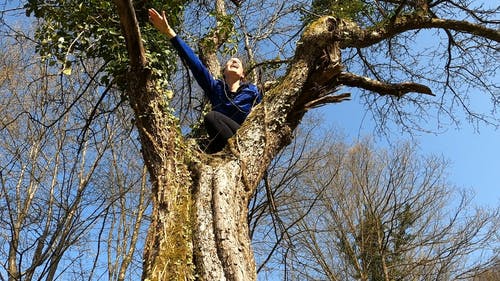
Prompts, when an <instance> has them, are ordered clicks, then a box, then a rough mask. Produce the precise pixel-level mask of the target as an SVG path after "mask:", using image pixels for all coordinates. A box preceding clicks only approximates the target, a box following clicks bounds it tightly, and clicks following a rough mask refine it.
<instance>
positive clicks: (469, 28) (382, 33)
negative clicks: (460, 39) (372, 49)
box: [336, 14, 500, 48]
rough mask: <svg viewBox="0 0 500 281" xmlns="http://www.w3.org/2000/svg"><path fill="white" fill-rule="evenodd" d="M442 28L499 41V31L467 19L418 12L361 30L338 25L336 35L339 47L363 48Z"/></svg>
mask: <svg viewBox="0 0 500 281" xmlns="http://www.w3.org/2000/svg"><path fill="white" fill-rule="evenodd" d="M429 28H443V29H449V30H454V31H458V32H463V33H468V34H472V35H476V36H479V37H484V38H486V39H489V40H493V41H495V42H500V32H499V31H498V30H495V29H491V28H487V27H486V26H483V25H480V24H474V23H470V22H467V21H459V20H450V19H438V18H430V17H428V16H422V15H420V14H413V15H404V16H399V17H396V18H395V19H394V20H391V21H387V22H386V23H385V24H382V25H381V26H380V27H378V28H376V29H368V30H363V29H361V28H360V27H359V26H357V25H356V24H355V23H353V22H346V24H344V25H343V26H341V27H340V30H339V34H338V37H337V38H336V39H337V40H339V41H340V42H341V43H340V46H341V48H349V47H355V48H365V47H368V46H372V45H374V44H376V43H379V42H381V41H383V40H386V39H389V38H392V37H394V36H396V35H398V34H400V33H403V32H405V31H410V30H418V29H429Z"/></svg>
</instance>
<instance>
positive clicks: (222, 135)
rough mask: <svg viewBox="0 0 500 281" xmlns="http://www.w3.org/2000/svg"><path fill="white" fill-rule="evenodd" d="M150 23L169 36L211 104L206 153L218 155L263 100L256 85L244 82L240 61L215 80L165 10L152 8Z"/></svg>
mask: <svg viewBox="0 0 500 281" xmlns="http://www.w3.org/2000/svg"><path fill="white" fill-rule="evenodd" d="M149 20H150V22H151V23H152V24H153V25H154V26H155V27H156V29H158V30H159V31H160V32H161V33H163V34H165V35H166V36H167V37H168V39H169V40H170V42H171V43H172V45H173V46H174V48H175V49H176V50H177V52H178V53H179V56H180V57H181V58H182V59H184V60H185V61H186V63H187V65H188V67H189V69H190V70H191V72H192V73H193V76H194V78H195V79H196V81H197V82H198V84H199V85H200V87H201V88H202V89H203V91H204V93H205V95H206V96H207V97H208V99H209V100H210V103H211V104H212V111H210V112H209V113H207V114H206V115H205V116H204V123H205V128H206V130H207V132H208V135H209V138H210V142H209V145H208V147H207V148H206V151H207V152H208V153H215V152H218V151H220V150H222V149H223V148H224V146H225V145H226V143H227V140H228V139H229V138H230V137H232V136H233V135H234V134H235V133H236V131H237V130H238V128H239V127H240V126H241V124H242V123H243V121H245V119H246V117H247V116H248V114H249V113H250V110H251V109H252V107H253V106H254V105H256V104H257V103H259V102H260V101H261V100H262V96H261V94H260V92H259V90H258V89H257V86H256V85H254V84H250V83H246V82H244V81H243V79H244V77H245V76H244V71H243V65H242V63H241V61H240V60H239V59H238V58H231V59H229V60H228V61H227V63H226V65H225V67H224V70H223V78H224V79H215V78H214V77H213V75H212V74H211V73H210V72H209V71H208V70H207V68H206V67H205V66H204V65H203V63H202V62H201V61H200V59H199V58H198V56H196V55H195V53H194V52H193V50H192V49H191V48H190V47H189V46H188V45H187V44H186V43H185V42H184V41H183V40H182V39H181V38H180V37H179V36H177V34H176V33H175V31H174V30H173V29H172V28H171V27H170V25H169V24H168V21H167V17H166V16H165V11H163V12H162V14H161V15H160V14H159V13H158V12H157V11H156V10H155V9H149Z"/></svg>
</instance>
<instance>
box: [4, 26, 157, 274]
mask: <svg viewBox="0 0 500 281" xmlns="http://www.w3.org/2000/svg"><path fill="white" fill-rule="evenodd" d="M9 28H11V29H10V30H9ZM1 30H2V36H1V37H0V44H1V46H2V48H1V49H2V53H1V55H0V65H1V67H0V96H1V99H2V103H1V104H0V111H1V112H2V117H1V118H0V140H1V141H0V142H1V144H0V214H1V216H0V217H1V218H0V220H1V221H0V222H1V223H0V236H1V239H0V241H1V242H0V255H1V256H2V263H1V268H0V280H72V279H79V280H82V279H86V280H93V279H98V278H102V275H103V274H105V275H108V276H107V278H106V279H108V280H125V276H126V274H125V272H134V271H135V272H137V271H140V270H141V266H140V262H141V258H140V251H138V250H137V249H136V245H137V241H138V240H139V241H140V240H144V236H145V232H146V227H145V218H144V216H143V214H144V213H145V211H146V208H147V206H148V205H149V197H148V195H149V191H148V188H147V187H149V185H148V184H147V180H146V179H147V177H146V171H145V170H144V169H143V162H142V161H141V159H140V154H139V151H138V143H137V141H136V140H135V138H134V136H133V135H134V133H133V132H132V131H131V126H132V125H131V122H130V112H128V111H127V108H126V107H119V106H117V105H119V104H120V103H121V101H120V99H119V98H120V95H119V94H118V93H116V92H115V93H114V94H109V93H110V92H113V91H116V90H113V89H111V88H103V87H102V86H99V85H98V83H96V80H97V79H96V77H97V76H99V71H100V67H101V66H100V65H99V64H97V63H96V62H95V61H92V60H87V61H85V63H82V64H78V65H73V66H72V73H73V75H71V76H67V75H65V74H63V73H62V72H61V71H60V69H59V68H54V67H53V66H51V64H50V63H49V62H46V63H40V58H39V57H37V56H33V54H34V48H35V44H33V42H32V41H31V40H29V36H30V34H29V28H26V27H25V28H24V29H18V28H17V27H16V26H14V25H13V26H7V25H2V28H1ZM13 31H16V33H13ZM3 32H6V33H3ZM24 32H27V33H24ZM107 94H109V95H107ZM141 237H142V239H141ZM138 252H139V253H138ZM131 275H132V276H133V273H132V274H131V273H129V274H128V276H131ZM136 276H138V275H137V273H136ZM139 276H140V274H139Z"/></svg>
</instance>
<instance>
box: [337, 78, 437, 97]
mask: <svg viewBox="0 0 500 281" xmlns="http://www.w3.org/2000/svg"><path fill="white" fill-rule="evenodd" d="M338 79H339V82H340V83H341V84H343V85H346V86H351V87H357V88H362V89H366V90H369V91H372V92H376V93H379V94H380V95H382V96H383V95H391V96H396V97H401V96H403V95H404V94H407V93H411V92H414V93H421V94H426V95H431V96H434V94H433V93H432V90H431V89H430V88H429V87H427V86H425V85H422V84H418V83H413V82H403V83H398V84H392V83H391V84H388V83H384V82H380V81H378V80H373V79H370V78H368V77H364V76H358V75H355V74H352V73H341V74H340V75H339V78H338Z"/></svg>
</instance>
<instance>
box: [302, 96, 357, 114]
mask: <svg viewBox="0 0 500 281" xmlns="http://www.w3.org/2000/svg"><path fill="white" fill-rule="evenodd" d="M350 99H351V94H350V93H344V94H340V95H335V96H324V97H321V98H318V99H315V100H313V101H310V102H308V103H306V105H305V109H306V110H309V109H311V108H314V107H318V106H321V105H324V104H328V103H339V102H343V101H347V100H350Z"/></svg>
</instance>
